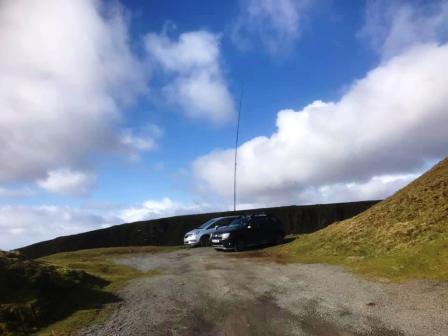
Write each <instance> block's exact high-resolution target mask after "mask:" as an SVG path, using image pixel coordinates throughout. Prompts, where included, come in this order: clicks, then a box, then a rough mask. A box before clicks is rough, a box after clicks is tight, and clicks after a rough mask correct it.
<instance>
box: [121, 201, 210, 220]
mask: <svg viewBox="0 0 448 336" xmlns="http://www.w3.org/2000/svg"><path fill="white" fill-rule="evenodd" d="M205 211H211V206H210V205H209V204H206V203H182V202H176V201H173V200H172V199H171V198H169V197H165V198H163V199H162V200H160V201H158V200H148V201H146V202H144V203H143V204H141V205H138V206H134V207H129V208H127V209H124V210H122V211H121V212H120V214H119V217H120V218H121V219H122V220H123V221H125V222H136V221H141V220H146V219H155V218H162V217H169V216H177V215H185V214H194V213H199V212H205Z"/></svg>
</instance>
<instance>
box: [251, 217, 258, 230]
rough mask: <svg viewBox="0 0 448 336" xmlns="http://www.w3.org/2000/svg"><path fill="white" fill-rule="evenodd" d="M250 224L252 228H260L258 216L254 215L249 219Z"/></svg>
mask: <svg viewBox="0 0 448 336" xmlns="http://www.w3.org/2000/svg"><path fill="white" fill-rule="evenodd" d="M250 226H252V228H253V229H259V228H260V218H259V217H254V218H252V219H251V220H250Z"/></svg>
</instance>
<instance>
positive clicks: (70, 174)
mask: <svg viewBox="0 0 448 336" xmlns="http://www.w3.org/2000/svg"><path fill="white" fill-rule="evenodd" d="M93 181H94V176H92V175H91V174H87V173H84V172H81V171H73V170H70V169H66V168H65V169H57V170H52V171H49V172H48V175H47V177H46V178H45V179H41V180H38V181H37V185H38V186H39V187H41V188H42V189H45V190H46V191H48V192H52V193H55V194H60V195H64V196H83V195H86V194H87V193H88V192H89V190H90V188H91V186H92V183H93Z"/></svg>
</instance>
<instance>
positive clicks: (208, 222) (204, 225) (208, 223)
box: [198, 218, 216, 229]
mask: <svg viewBox="0 0 448 336" xmlns="http://www.w3.org/2000/svg"><path fill="white" fill-rule="evenodd" d="M215 222H216V218H213V219H210V220H208V221H206V222H205V223H204V224H202V225H201V226H200V227H198V229H205V228H209V227H211V226H213V223H215Z"/></svg>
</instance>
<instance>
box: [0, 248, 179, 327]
mask: <svg viewBox="0 0 448 336" xmlns="http://www.w3.org/2000/svg"><path fill="white" fill-rule="evenodd" d="M170 249H172V248H160V247H152V246H146V247H126V248H103V249H94V250H83V251H78V252H70V253H59V254H54V255H51V256H48V257H46V258H42V259H40V260H30V259H27V258H26V257H24V256H23V255H21V254H19V253H10V252H3V251H0V335H8V336H9V335H30V334H31V333H36V332H37V334H38V335H52V336H55V335H57V336H65V335H71V334H72V331H75V330H78V329H80V328H82V327H83V326H85V325H88V324H89V323H92V322H93V321H99V320H101V319H103V318H106V317H107V316H108V314H109V313H110V312H111V311H112V310H111V309H112V306H111V305H109V303H113V302H117V301H118V300H119V299H118V297H117V296H116V295H115V294H114V292H115V291H116V290H117V289H118V288H119V287H120V286H121V285H123V284H125V283H126V282H127V281H128V280H130V279H133V278H135V277H140V276H153V275H157V272H155V271H152V273H151V272H146V273H142V272H139V271H137V270H135V269H133V268H131V267H128V266H124V265H117V264H115V263H113V261H112V260H111V259H113V258H117V257H119V256H122V255H126V254H136V253H137V254H138V253H157V252H161V251H169V250H170Z"/></svg>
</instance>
